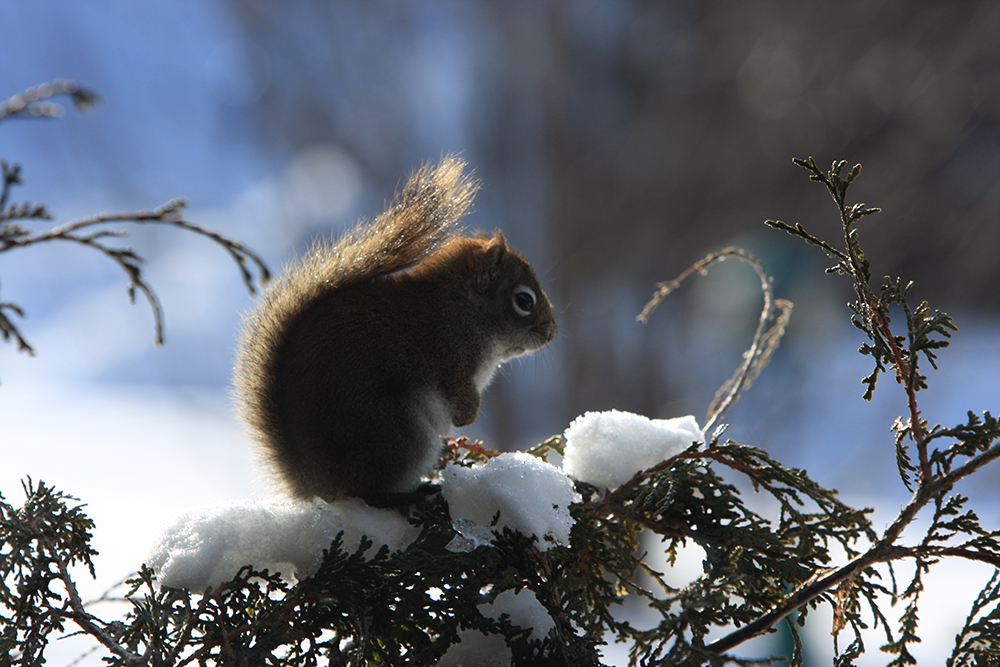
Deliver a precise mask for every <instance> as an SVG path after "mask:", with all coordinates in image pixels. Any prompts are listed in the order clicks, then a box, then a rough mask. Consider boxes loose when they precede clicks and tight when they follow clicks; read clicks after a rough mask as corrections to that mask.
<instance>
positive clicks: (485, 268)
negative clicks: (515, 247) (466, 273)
mask: <svg viewBox="0 0 1000 667" xmlns="http://www.w3.org/2000/svg"><path fill="white" fill-rule="evenodd" d="M480 252H481V256H480V259H481V260H482V261H481V263H480V266H479V280H478V285H477V286H478V288H479V289H480V290H481V291H485V290H487V289H488V288H489V286H490V285H492V284H493V283H494V282H495V281H496V280H497V278H498V277H499V276H500V273H501V267H502V266H503V262H504V258H505V257H506V256H507V239H505V238H504V236H503V233H502V232H499V231H498V232H497V233H496V234H494V235H493V237H492V238H490V239H488V240H487V241H486V243H485V244H483V247H482V250H481V251H480Z"/></svg>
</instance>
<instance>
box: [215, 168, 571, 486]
mask: <svg viewBox="0 0 1000 667" xmlns="http://www.w3.org/2000/svg"><path fill="white" fill-rule="evenodd" d="M464 166H465V164H464V162H463V161H462V160H460V159H459V158H456V157H453V156H448V157H445V158H444V159H443V160H442V161H441V163H440V164H438V165H437V166H436V167H433V168H432V167H429V166H424V167H423V168H422V169H420V170H419V171H418V172H416V173H415V174H414V175H413V176H411V177H410V179H409V181H408V182H407V183H406V185H405V187H404V188H403V190H402V191H401V192H400V193H399V194H397V195H396V197H395V199H394V200H393V202H392V204H391V205H390V206H389V208H388V209H387V210H386V211H385V212H383V213H382V214H381V215H379V216H378V217H377V218H376V219H375V220H374V221H373V222H371V223H370V224H364V223H361V224H359V225H358V226H357V227H355V228H354V229H353V230H351V231H350V232H348V233H347V234H345V235H344V236H343V237H342V238H340V239H339V240H337V241H335V242H330V241H318V242H316V243H314V245H313V247H312V248H311V249H310V251H309V253H308V254H307V255H306V256H305V257H304V258H302V259H300V260H296V261H293V262H292V263H291V265H290V266H289V267H288V268H287V269H286V273H285V275H284V277H283V278H281V279H280V280H279V281H278V282H277V283H276V284H275V285H273V286H272V287H271V288H270V289H269V290H268V291H267V292H266V293H265V295H264V297H263V300H262V302H261V303H260V304H259V306H258V307H257V309H256V310H255V311H254V312H253V313H251V314H250V315H249V316H248V317H247V318H246V320H245V322H244V326H243V331H242V333H241V337H240V343H239V350H238V353H237V361H236V376H235V385H236V399H237V403H238V407H239V410H240V413H241V417H242V418H243V420H244V421H245V422H246V423H247V424H249V426H250V427H251V429H252V431H253V432H254V436H255V439H256V440H257V442H258V444H259V446H260V449H261V452H262V454H263V457H264V459H265V461H266V463H267V465H268V467H269V468H270V470H271V471H272V472H273V473H274V475H275V476H276V477H277V479H278V481H279V482H280V484H281V485H282V486H283V487H284V488H285V490H286V491H287V492H289V493H290V494H291V495H292V496H294V497H297V498H302V499H308V498H312V497H314V496H319V497H320V498H322V499H324V500H327V501H336V500H339V499H341V498H344V497H346V496H356V497H360V498H362V499H364V500H365V501H367V502H369V503H370V504H375V505H391V504H394V503H396V502H398V499H399V498H400V497H405V496H406V495H407V494H409V493H410V492H412V491H413V490H414V489H415V488H416V487H417V486H418V485H419V483H420V481H421V478H422V477H423V476H425V475H427V474H429V473H430V472H431V471H432V470H433V467H434V465H435V463H436V462H437V460H438V458H439V457H440V455H441V452H442V448H443V440H442V439H443V438H444V437H446V436H447V434H448V433H449V431H450V430H451V428H452V427H453V426H455V427H458V426H466V425H468V424H471V423H472V422H473V421H475V419H476V417H477V416H478V414H479V405H480V392H482V390H483V389H484V388H485V387H486V386H487V385H488V384H489V382H490V380H491V379H492V378H493V375H494V373H495V372H496V370H497V367H498V365H499V364H500V363H502V362H504V361H508V360H509V359H513V358H514V357H517V356H520V355H522V354H525V353H529V352H535V351H537V350H539V349H541V348H542V347H543V346H544V345H545V344H547V343H548V342H549V341H550V340H552V338H553V337H555V335H556V331H557V329H558V328H557V326H556V322H555V319H554V316H553V311H552V304H551V302H550V301H549V299H548V297H547V296H546V294H545V292H544V291H542V288H541V287H540V286H539V284H538V280H537V278H536V277H535V273H534V271H532V269H531V266H530V265H529V264H528V262H527V261H525V259H524V258H523V257H521V256H520V255H518V254H517V253H515V252H514V251H513V250H511V249H510V248H509V247H508V246H507V242H506V240H505V239H504V237H503V235H502V234H501V233H499V232H497V233H496V234H494V235H493V236H490V235H488V234H480V235H478V236H475V237H468V236H462V235H460V230H459V227H458V221H459V220H460V219H461V218H462V216H463V215H464V214H465V212H466V211H467V209H468V208H469V206H470V204H471V203H472V199H473V196H474V195H475V193H476V190H477V188H478V184H477V183H476V182H474V181H472V180H470V179H469V178H468V177H466V176H463V173H462V172H463V168H464Z"/></svg>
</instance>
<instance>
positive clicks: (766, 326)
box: [636, 248, 792, 433]
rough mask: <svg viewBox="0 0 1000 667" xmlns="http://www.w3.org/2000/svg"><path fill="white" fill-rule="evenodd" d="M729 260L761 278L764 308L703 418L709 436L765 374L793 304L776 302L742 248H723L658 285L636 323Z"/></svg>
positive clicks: (768, 284) (758, 268) (765, 278)
mask: <svg viewBox="0 0 1000 667" xmlns="http://www.w3.org/2000/svg"><path fill="white" fill-rule="evenodd" d="M729 257H736V258H737V259H740V260H742V261H744V262H746V263H747V264H749V265H750V266H751V267H753V270H754V271H755V272H756V273H757V276H758V277H759V278H760V285H761V291H762V292H763V293H764V307H763V309H761V313H760V320H759V322H758V323H757V330H756V331H755V332H754V336H753V340H752V342H751V343H750V348H749V349H748V350H747V351H746V352H744V353H743V363H742V364H740V365H739V367H738V368H737V369H736V371H735V372H734V373H733V375H732V377H730V378H729V379H728V380H727V381H726V382H725V383H723V385H722V386H721V387H720V388H719V390H718V391H717V392H716V394H715V398H714V399H713V400H712V403H711V405H710V406H709V408H708V415H707V416H706V417H705V432H706V433H707V432H710V431H711V430H712V428H713V427H714V426H715V425H716V424H717V423H718V421H719V420H720V419H722V417H723V416H724V415H725V414H726V412H728V411H729V408H731V407H732V406H733V405H735V403H736V401H737V400H739V397H740V395H741V394H742V393H743V392H744V391H746V390H747V389H749V388H750V386H751V385H752V384H753V383H754V381H755V380H756V379H757V376H758V375H760V372H761V371H762V370H764V367H766V366H767V364H768V362H770V360H771V355H773V354H774V351H775V350H776V349H778V344H779V343H780V341H781V337H782V336H784V335H785V327H786V326H787V324H788V320H789V318H790V317H791V316H792V302H791V301H788V300H786V299H775V298H774V288H773V281H772V279H771V277H770V276H768V275H767V272H766V271H765V270H764V266H763V265H762V264H761V263H760V260H758V259H757V258H756V257H754V256H753V255H751V254H750V253H748V252H746V251H745V250H742V249H741V248H725V249H723V250H720V251H718V252H713V253H710V254H709V255H707V256H706V257H705V258H703V259H701V260H699V261H697V262H695V263H694V264H692V265H691V266H689V267H688V268H687V269H686V270H685V271H684V272H683V273H681V275H679V276H678V277H677V278H675V279H673V280H671V281H669V282H663V283H658V284H657V288H658V289H657V291H656V293H655V294H654V295H653V298H652V300H650V302H649V303H647V304H646V306H645V308H643V309H642V312H641V313H639V315H638V317H636V319H637V320H638V321H640V322H642V323H644V324H645V323H646V322H648V321H649V316H650V315H651V314H652V313H653V311H654V310H656V307H657V306H659V305H660V302H661V301H663V299H664V298H666V296H667V295H668V294H670V293H671V292H673V291H674V290H675V289H677V288H678V287H680V285H681V283H683V282H684V281H685V280H686V279H687V278H689V277H690V276H691V275H692V274H694V273H695V272H697V273H699V274H701V275H705V273H706V272H707V271H708V268H709V267H710V266H712V265H713V264H715V263H716V262H722V261H724V260H725V259H727V258H729Z"/></svg>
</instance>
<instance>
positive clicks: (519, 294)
mask: <svg viewBox="0 0 1000 667" xmlns="http://www.w3.org/2000/svg"><path fill="white" fill-rule="evenodd" d="M535 300H536V299H535V293H534V292H533V291H532V289H531V288H530V287H525V286H524V285H518V286H517V287H515V288H514V311H515V312H517V314H518V315H521V316H524V317H526V316H528V315H531V311H533V310H534V309H535Z"/></svg>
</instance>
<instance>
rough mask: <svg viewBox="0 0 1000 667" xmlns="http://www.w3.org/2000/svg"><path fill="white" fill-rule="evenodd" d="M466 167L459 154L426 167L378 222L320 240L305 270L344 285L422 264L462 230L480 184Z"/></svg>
mask: <svg viewBox="0 0 1000 667" xmlns="http://www.w3.org/2000/svg"><path fill="white" fill-rule="evenodd" d="M464 167H465V161H464V160H462V159H461V158H458V157H456V156H454V155H448V156H445V157H444V158H443V159H442V160H441V162H440V163H439V164H438V165H437V166H436V167H431V166H430V165H424V166H423V167H422V168H421V169H420V170H419V171H417V172H416V173H415V174H413V175H412V176H411V177H410V179H409V180H408V181H407V182H406V186H405V187H404V188H403V190H402V191H401V192H399V193H398V194H397V195H396V197H395V199H394V200H393V202H392V205H391V206H390V207H389V208H388V209H386V210H385V211H384V212H383V213H381V214H380V215H379V216H378V217H377V218H375V220H374V221H373V222H371V223H369V224H365V223H361V224H359V225H357V226H355V227H354V229H352V230H351V231H350V232H349V233H348V234H346V235H345V236H344V237H343V238H341V239H339V240H338V241H337V242H336V243H332V244H331V243H328V242H320V243H317V244H316V246H314V247H313V249H312V251H311V252H310V253H309V257H307V258H306V259H305V260H304V261H303V267H302V268H307V265H308V268H309V269H313V270H314V271H312V273H313V274H314V275H326V276H328V277H330V278H333V279H334V280H335V281H336V280H337V279H339V282H334V283H332V284H331V283H327V285H328V286H334V287H339V286H341V285H344V284H349V283H353V282H360V281H363V280H368V279H371V278H374V277H376V276H381V275H387V274H390V273H395V272H396V271H402V270H403V269H407V268H409V267H411V266H414V265H415V264H417V263H419V262H420V261H421V260H422V259H424V258H425V257H427V256H428V255H430V254H432V253H433V252H434V251H435V250H436V249H437V248H438V247H440V246H441V245H442V244H443V243H445V242H446V241H448V240H449V239H450V238H452V237H453V236H455V235H457V234H458V232H459V231H460V230H459V227H458V221H459V220H460V219H461V218H462V216H463V215H464V214H465V212H466V211H467V210H468V208H469V206H470V205H471V204H472V199H473V197H474V196H475V194H476V190H477V189H478V187H479V184H478V183H477V182H476V181H474V180H472V179H470V178H469V177H467V176H464V175H463V173H462V172H463V169H464ZM331 251H332V252H331ZM346 267H350V268H349V269H347V268H346Z"/></svg>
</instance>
